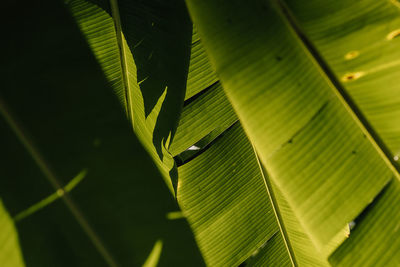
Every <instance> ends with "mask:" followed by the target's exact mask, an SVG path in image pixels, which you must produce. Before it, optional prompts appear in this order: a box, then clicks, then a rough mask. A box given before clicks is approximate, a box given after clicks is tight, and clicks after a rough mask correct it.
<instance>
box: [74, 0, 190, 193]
mask: <svg viewBox="0 0 400 267" xmlns="http://www.w3.org/2000/svg"><path fill="white" fill-rule="evenodd" d="M68 6H69V8H70V10H71V12H72V14H73V16H74V17H75V19H76V21H77V23H78V25H79V27H80V28H81V31H82V33H83V34H84V35H85V37H86V39H87V41H88V43H89V45H90V46H91V48H92V50H93V52H94V54H95V56H96V58H97V60H98V61H99V63H100V65H101V66H102V69H103V71H104V73H105V75H106V77H107V79H108V80H109V82H110V83H111V85H112V86H113V88H114V91H115V92H116V94H117V95H118V96H119V99H120V102H121V103H122V104H123V105H124V107H125V109H126V113H127V115H128V118H129V119H130V121H131V122H132V125H133V129H134V131H135V133H136V135H137V136H138V138H139V139H140V141H141V142H142V143H143V145H144V146H145V148H146V149H147V151H148V152H149V153H150V155H151V156H152V158H153V160H154V161H155V162H156V165H157V167H158V168H159V170H160V171H161V173H162V174H163V177H164V179H165V181H166V183H167V185H168V186H169V188H170V190H171V192H174V187H175V186H176V180H177V177H176V167H175V166H174V161H173V159H172V156H171V154H170V153H168V148H169V145H170V142H171V140H172V139H173V137H174V133H175V130H176V127H177V124H178V118H179V115H180V112H181V108H182V103H183V100H184V96H185V89H186V80H187V73H188V66H189V58H190V41H191V36H192V25H191V22H190V19H189V17H188V14H187V11H186V8H185V6H184V4H183V3H182V2H181V1H177V0H176V1H175V0H174V1H170V2H168V3H163V2H160V1H146V2H143V1H127V0H120V1H117V0H110V3H108V2H107V1H94V2H91V1H87V0H71V1H68Z"/></svg>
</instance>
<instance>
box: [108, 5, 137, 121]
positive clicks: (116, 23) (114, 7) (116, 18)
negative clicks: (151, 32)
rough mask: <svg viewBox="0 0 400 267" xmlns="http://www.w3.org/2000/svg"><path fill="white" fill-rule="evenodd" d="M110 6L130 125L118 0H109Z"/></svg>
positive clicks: (124, 46)
mask: <svg viewBox="0 0 400 267" xmlns="http://www.w3.org/2000/svg"><path fill="white" fill-rule="evenodd" d="M110 6H111V13H112V19H113V21H114V26H115V34H116V37H117V43H118V51H119V56H120V64H121V72H122V84H123V86H124V92H125V94H124V96H125V103H126V107H125V111H126V113H127V116H128V118H129V120H130V121H131V123H132V127H133V126H134V115H133V112H132V103H131V99H132V97H131V93H132V90H131V88H130V83H129V75H128V62H127V61H128V60H127V52H126V49H129V48H127V47H126V45H125V43H124V37H123V34H122V27H121V17H120V14H119V7H118V0H110Z"/></svg>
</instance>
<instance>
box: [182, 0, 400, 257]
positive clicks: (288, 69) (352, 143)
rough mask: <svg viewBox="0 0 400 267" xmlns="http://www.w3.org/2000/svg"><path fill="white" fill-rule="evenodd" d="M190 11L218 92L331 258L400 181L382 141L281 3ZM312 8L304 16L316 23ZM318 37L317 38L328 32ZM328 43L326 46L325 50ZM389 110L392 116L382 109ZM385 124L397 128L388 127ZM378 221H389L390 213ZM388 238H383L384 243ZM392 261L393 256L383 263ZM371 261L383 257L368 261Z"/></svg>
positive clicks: (202, 6)
mask: <svg viewBox="0 0 400 267" xmlns="http://www.w3.org/2000/svg"><path fill="white" fill-rule="evenodd" d="M341 2H342V3H343V2H344V1H341ZM187 3H188V7H189V10H190V12H191V15H192V18H193V20H194V22H195V24H196V25H197V27H198V29H199V33H200V36H201V37H202V41H203V43H204V45H205V48H206V51H207V53H208V54H209V56H210V58H211V62H212V63H213V66H214V68H215V69H216V72H217V74H218V77H220V79H221V82H222V85H223V88H224V90H225V92H226V94H227V96H228V98H229V100H230V101H231V102H232V105H233V107H234V109H235V111H236V112H237V114H238V116H239V118H240V120H241V122H242V125H243V127H244V129H245V131H246V133H247V135H248V136H249V138H250V140H251V141H252V143H253V144H254V145H255V147H256V149H257V152H258V153H259V155H260V158H261V161H262V163H263V165H264V166H265V168H266V170H267V172H268V174H269V177H270V178H271V180H272V181H273V183H274V184H275V185H276V187H277V188H278V190H279V191H280V192H281V193H282V195H283V198H284V199H285V200H286V201H287V202H288V204H289V207H290V208H291V210H292V211H293V212H294V215H295V217H296V218H297V219H298V221H299V226H301V227H300V228H302V229H303V230H304V232H305V233H306V234H307V236H308V237H309V238H310V239H311V241H312V243H313V244H314V245H315V246H316V249H317V251H320V252H322V254H325V253H328V255H329V253H331V252H332V251H333V250H334V249H335V247H336V246H337V245H338V244H340V242H341V241H340V242H339V241H338V240H342V239H343V236H342V237H340V233H341V232H342V231H344V230H343V229H345V228H346V226H347V224H348V223H349V222H351V221H353V220H354V219H355V218H356V217H357V216H358V215H359V214H360V213H361V212H362V211H363V210H364V209H366V208H367V206H368V205H369V203H371V202H372V201H373V200H374V199H375V198H376V197H377V196H378V195H379V194H380V193H381V192H386V191H382V190H383V189H384V187H385V186H386V185H387V184H388V183H390V184H392V183H396V184H397V183H398V182H399V181H398V180H397V179H396V178H394V177H399V173H398V166H396V163H395V162H394V160H393V158H392V157H391V154H390V152H389V150H388V149H387V148H386V144H385V143H383V142H381V140H380V139H381V138H382V139H384V138H383V137H380V135H379V133H380V132H379V130H375V129H374V128H372V127H371V126H370V123H371V124H372V125H373V126H374V127H376V128H379V126H377V125H374V124H373V122H372V120H371V122H369V118H368V117H364V115H363V112H362V111H364V109H365V107H362V106H361V105H360V106H355V105H354V103H353V102H352V101H351V99H349V98H348V97H347V94H344V93H346V91H344V89H343V88H344V87H343V86H342V85H341V83H340V77H338V76H337V75H335V74H332V73H331V72H329V71H328V70H327V69H326V67H325V66H326V62H322V61H321V57H319V56H318V53H317V52H316V51H315V50H313V49H312V46H310V45H309V44H308V43H306V42H305V40H304V38H303V36H302V32H299V29H298V28H297V27H296V25H294V24H293V20H292V19H291V18H290V16H289V17H288V11H287V10H285V8H284V5H281V4H278V3H276V2H275V1H269V2H264V1H253V2H251V3H243V2H241V1H229V2H228V1H196V0H188V1H187ZM320 4H321V3H320ZM334 4H336V2H334V1H332V2H331V5H334ZM363 4H364V3H363ZM297 5H298V6H299V5H300V4H299V3H297ZM365 5H366V6H367V4H365ZM385 5H386V4H385ZM349 6H351V5H349ZM324 7H325V8H326V13H325V14H328V13H332V12H333V10H332V9H329V10H328V8H329V5H326V6H324ZM340 8H343V9H344V8H347V6H346V5H343V4H342V5H340ZM340 8H339V4H338V10H340ZM315 10H318V9H312V10H311V9H309V10H308V12H309V13H316V14H317V15H320V14H319V13H318V12H315ZM351 10H352V9H350V8H349V9H348V11H347V12H352V11H351ZM354 14H359V13H357V12H354ZM382 17H383V16H382ZM336 21H340V20H339V19H338V18H336ZM359 21H362V20H361V19H359ZM352 23H356V22H355V20H353V21H352ZM386 23H387V21H386ZM312 25H316V26H315V27H318V26H320V25H321V24H318V23H314V24H312ZM326 25H329V23H328V22H327V24H326ZM320 30H321V35H322V34H325V35H327V34H328V32H329V31H327V32H325V33H322V31H324V30H325V28H323V27H321V29H320ZM328 40H329V39H327V38H325V40H324V41H325V44H326V45H327V46H328V45H329V43H328V42H327V41H328ZM321 42H322V41H321ZM330 47H331V49H332V50H335V49H336V48H335V46H334V45H332V44H331V46H330ZM389 55H390V54H389ZM328 64H329V61H328ZM393 64H394V63H393ZM393 64H391V65H393ZM360 82H361V78H360ZM371 88H372V87H371ZM359 90H361V87H360V89H359ZM394 92H395V91H394V90H392V91H391V92H390V95H395V94H394ZM388 95H389V94H388ZM385 99H386V100H385V101H388V100H389V99H390V98H389V96H388V97H386V98H385ZM371 103H372V102H371ZM385 107H387V108H389V106H388V105H385V106H384V107H381V109H382V110H383V109H385ZM395 111H396V112H397V111H398V109H395ZM381 122H382V121H381ZM386 123H387V124H388V125H392V126H387V127H397V124H396V123H395V121H394V120H391V121H389V120H386ZM387 129H388V128H387ZM392 133H393V128H392ZM397 136H398V134H397ZM384 140H385V139H384ZM385 142H388V141H386V140H385ZM383 194H385V193H383ZM393 205H395V206H396V205H398V201H394V203H392V206H393ZM381 216H382V217H384V218H386V220H390V216H391V215H390V214H389V213H383V214H381ZM288 228H290V227H288ZM394 230H395V228H390V229H387V230H386V231H381V233H384V234H385V236H386V237H387V238H389V234H390V233H393V231H394ZM288 232H289V236H290V231H289V230H288ZM338 235H339V238H338ZM352 236H353V233H351V234H350V239H351V238H352ZM332 242H334V243H335V244H336V245H333V247H332V244H331V243H332ZM386 244H387V246H391V245H392V244H393V243H390V242H388V243H386ZM354 247H355V246H354ZM324 251H325V252H324ZM388 251H392V250H388ZM328 255H325V257H327V256H328ZM393 256H395V255H394V254H393V253H391V254H390V253H389V255H388V257H387V258H386V257H384V258H381V260H382V262H385V261H386V260H388V259H389V258H390V257H392V259H393ZM355 257H356V256H355ZM375 260H379V259H371V262H373V261H375Z"/></svg>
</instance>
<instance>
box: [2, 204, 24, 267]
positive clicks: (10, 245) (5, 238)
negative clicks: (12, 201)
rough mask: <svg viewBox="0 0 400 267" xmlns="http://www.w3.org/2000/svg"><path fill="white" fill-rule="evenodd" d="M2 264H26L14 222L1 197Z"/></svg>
mask: <svg viewBox="0 0 400 267" xmlns="http://www.w3.org/2000/svg"><path fill="white" fill-rule="evenodd" d="M0 227H1V234H0V252H1V253H0V264H1V265H2V266H15V267H18V266H25V263H24V260H23V258H22V255H21V250H20V246H19V242H18V233H17V231H16V230H15V227H14V223H13V221H12V219H11V217H10V215H9V214H8V212H7V210H6V209H5V207H4V205H3V202H2V201H1V199H0Z"/></svg>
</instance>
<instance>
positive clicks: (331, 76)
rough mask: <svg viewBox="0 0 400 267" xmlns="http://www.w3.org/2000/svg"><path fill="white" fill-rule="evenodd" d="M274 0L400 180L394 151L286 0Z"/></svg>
mask: <svg viewBox="0 0 400 267" xmlns="http://www.w3.org/2000/svg"><path fill="white" fill-rule="evenodd" d="M272 2H273V3H274V5H275V6H276V7H277V10H278V13H279V15H280V16H281V17H282V18H283V21H284V23H285V24H286V25H287V28H288V29H289V31H290V33H291V34H292V35H293V36H294V37H295V38H296V39H297V40H298V41H299V43H300V46H301V48H302V49H303V51H304V52H305V54H306V55H307V57H308V58H310V59H311V61H312V62H313V63H314V65H315V66H316V68H317V69H318V71H319V72H320V73H321V76H322V77H323V78H324V79H325V80H326V82H327V84H328V85H329V87H330V88H331V89H332V91H333V92H334V94H335V95H336V97H337V98H338V99H339V101H340V102H341V103H342V104H343V106H344V107H345V109H346V111H347V112H348V113H349V115H350V116H351V117H352V118H353V120H354V121H355V122H356V124H357V125H358V127H359V128H360V129H361V131H362V132H363V134H364V135H365V136H366V138H367V139H368V140H369V141H370V143H371V144H372V146H373V147H374V148H375V150H376V151H377V152H378V154H379V156H380V157H381V158H382V159H383V161H384V162H385V164H386V165H387V167H388V168H389V169H390V170H391V171H392V173H393V175H394V176H395V177H396V178H397V180H398V181H400V166H399V165H397V163H396V162H395V160H394V158H393V154H392V152H391V151H390V149H389V148H388V147H387V146H386V144H385V142H384V141H383V140H382V139H381V137H380V136H379V134H378V133H377V132H376V131H375V129H374V127H373V126H372V125H371V124H370V122H369V121H368V119H367V118H366V116H365V115H364V114H363V112H362V111H361V109H360V108H359V107H358V106H357V104H356V103H355V101H354V100H353V99H352V97H351V96H350V95H349V93H347V91H346V89H345V88H344V86H343V85H342V84H341V83H340V81H339V80H338V78H337V77H336V75H335V74H334V72H333V71H332V70H331V68H330V67H329V65H328V64H327V63H326V62H325V60H324V59H323V57H322V56H321V55H320V53H319V52H318V50H317V48H315V46H314V45H313V44H312V42H311V41H310V40H309V39H308V38H307V36H306V34H305V33H304V31H303V30H302V29H301V27H300V25H299V23H298V22H297V21H296V18H295V17H294V15H293V14H292V12H291V11H290V9H289V8H288V6H287V5H286V3H285V1H283V0H273V1H272Z"/></svg>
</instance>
